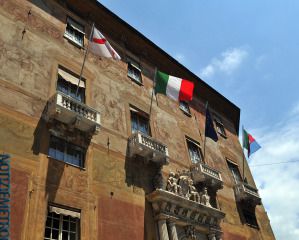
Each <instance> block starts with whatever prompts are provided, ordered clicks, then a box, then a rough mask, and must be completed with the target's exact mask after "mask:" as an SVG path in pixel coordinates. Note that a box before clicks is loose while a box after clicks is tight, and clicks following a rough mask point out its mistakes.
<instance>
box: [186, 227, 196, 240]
mask: <svg viewBox="0 0 299 240" xmlns="http://www.w3.org/2000/svg"><path fill="white" fill-rule="evenodd" d="M185 232H186V236H187V238H188V240H196V239H197V237H196V233H195V229H194V227H193V226H192V225H189V226H187V227H186V228H185Z"/></svg>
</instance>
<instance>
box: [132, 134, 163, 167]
mask: <svg viewBox="0 0 299 240" xmlns="http://www.w3.org/2000/svg"><path fill="white" fill-rule="evenodd" d="M136 155H138V156H141V157H144V158H145V159H146V160H148V161H153V162H156V163H159V164H167V163H168V148H167V146H166V145H165V144H163V143H160V142H158V141H157V140H155V139H154V138H152V137H149V136H147V135H145V134H143V133H141V132H136V133H134V134H132V136H131V137H130V138H129V156H130V157H133V156H136Z"/></svg>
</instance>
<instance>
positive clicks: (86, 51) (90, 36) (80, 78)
mask: <svg viewBox="0 0 299 240" xmlns="http://www.w3.org/2000/svg"><path fill="white" fill-rule="evenodd" d="M93 30H94V23H93V24H92V27H91V32H90V35H89V39H88V45H87V47H86V50H85V54H84V59H83V63H82V67H81V71H80V77H79V81H78V85H77V90H76V97H77V96H78V91H79V86H80V82H81V80H82V74H83V69H84V65H85V61H86V56H87V54H88V50H89V43H90V42H91V38H92V36H93Z"/></svg>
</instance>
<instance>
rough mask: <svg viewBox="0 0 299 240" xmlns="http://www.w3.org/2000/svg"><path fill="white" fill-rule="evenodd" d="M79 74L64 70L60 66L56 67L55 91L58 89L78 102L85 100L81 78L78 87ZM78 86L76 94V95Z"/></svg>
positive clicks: (83, 83) (83, 84)
mask: <svg viewBox="0 0 299 240" xmlns="http://www.w3.org/2000/svg"><path fill="white" fill-rule="evenodd" d="M78 83H79V76H76V75H75V74H73V73H71V72H69V71H67V70H66V69H65V70H64V69H63V68H62V67H60V68H59V69H58V79H57V91H60V92H62V93H64V94H66V95H68V96H70V97H72V98H74V99H76V100H77V101H79V102H82V103H84V102H85V80H84V79H81V81H80V84H79V88H78ZM77 88H78V94H77V95H76V92H77Z"/></svg>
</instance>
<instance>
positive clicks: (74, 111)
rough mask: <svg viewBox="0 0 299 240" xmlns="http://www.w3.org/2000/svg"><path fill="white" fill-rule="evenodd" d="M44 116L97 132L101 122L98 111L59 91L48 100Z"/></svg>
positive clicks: (47, 118)
mask: <svg viewBox="0 0 299 240" xmlns="http://www.w3.org/2000/svg"><path fill="white" fill-rule="evenodd" d="M44 118H45V119H46V120H51V119H56V120H58V121H60V122H63V123H66V124H68V125H72V126H74V127H75V128H77V129H79V130H81V131H83V132H92V133H97V131H98V130H99V128H100V124H101V121H100V113H99V112H97V111H96V110H94V109H92V108H90V107H88V106H87V105H85V104H84V103H81V102H79V101H77V100H75V99H73V98H72V97H70V96H68V95H66V94H64V93H61V92H57V93H56V94H55V95H54V96H53V97H51V99H50V100H49V102H48V105H47V109H46V111H45V114H44Z"/></svg>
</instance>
